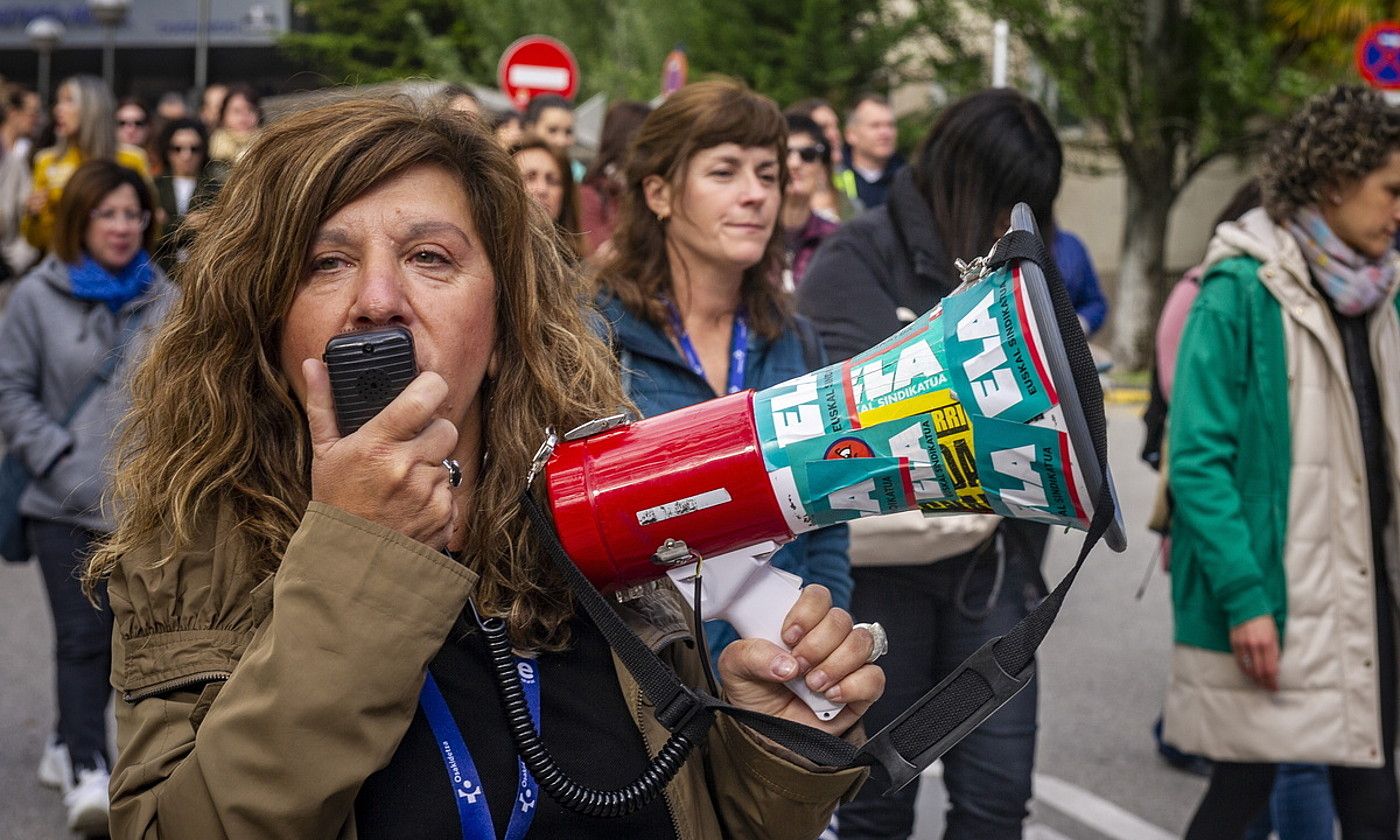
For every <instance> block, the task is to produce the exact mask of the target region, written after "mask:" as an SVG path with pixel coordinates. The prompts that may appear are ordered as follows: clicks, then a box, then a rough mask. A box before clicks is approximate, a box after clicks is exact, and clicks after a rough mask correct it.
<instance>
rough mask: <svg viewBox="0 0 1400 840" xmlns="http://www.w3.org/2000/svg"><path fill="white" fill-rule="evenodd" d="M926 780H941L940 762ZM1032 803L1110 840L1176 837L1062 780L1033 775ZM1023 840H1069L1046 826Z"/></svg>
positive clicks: (930, 769) (1029, 829)
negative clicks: (1034, 802)
mask: <svg viewBox="0 0 1400 840" xmlns="http://www.w3.org/2000/svg"><path fill="white" fill-rule="evenodd" d="M922 775H924V776H925V777H927V778H930V779H942V778H943V762H942V761H935V762H934V763H933V764H931V765H929V766H928V767H926V768H924V772H923V774H922ZM1032 783H1033V785H1034V791H1035V799H1036V801H1037V802H1041V803H1043V804H1045V805H1049V806H1050V807H1051V808H1054V809H1055V810H1056V811H1059V812H1060V813H1062V814H1064V815H1065V816H1067V817H1069V818H1071V819H1073V820H1076V821H1078V822H1081V823H1083V824H1084V825H1086V826H1088V827H1089V828H1092V829H1093V830H1095V831H1097V832H1098V833H1100V834H1103V835H1105V836H1107V837H1111V838H1113V840H1176V835H1175V834H1172V833H1171V832H1170V831H1167V830H1165V829H1162V828H1158V827H1157V826H1155V825H1153V824H1152V823H1150V822H1148V821H1147V820H1144V819H1143V818H1141V817H1139V816H1137V815H1136V814H1133V813H1130V812H1128V811H1125V810H1123V809H1122V808H1120V807H1118V806H1117V805H1114V804H1113V803H1112V802H1109V801H1108V800H1107V799H1104V798H1103V797H1101V796H1096V795H1095V794H1092V793H1090V792H1089V791H1087V790H1085V789H1084V788H1081V787H1079V786H1078V785H1072V784H1070V783H1069V782H1066V781H1065V780H1064V779H1057V778H1055V777H1054V776H1047V775H1045V774H1044V773H1036V774H1035V776H1034V777H1033V778H1032ZM1026 840H1069V838H1066V837H1065V836H1064V835H1062V834H1060V833H1059V832H1057V831H1055V830H1054V829H1052V828H1049V827H1048V826H1043V825H1028V826H1026Z"/></svg>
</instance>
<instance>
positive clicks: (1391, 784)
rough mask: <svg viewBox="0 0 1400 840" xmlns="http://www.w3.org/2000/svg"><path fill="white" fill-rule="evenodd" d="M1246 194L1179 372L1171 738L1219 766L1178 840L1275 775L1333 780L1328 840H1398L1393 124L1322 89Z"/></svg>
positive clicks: (1227, 814)
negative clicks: (1313, 774)
mask: <svg viewBox="0 0 1400 840" xmlns="http://www.w3.org/2000/svg"><path fill="white" fill-rule="evenodd" d="M1260 181H1261V186H1262V189H1263V199H1264V206H1263V208H1262V209H1256V210H1251V211H1250V212H1248V213H1245V214H1244V215H1243V216H1242V217H1240V219H1239V220H1238V221H1236V222H1232V223H1227V224H1223V225H1221V226H1220V227H1218V228H1217V229H1216V233H1215V238H1214V239H1213V240H1212V241H1211V244H1210V248H1209V251H1208V252H1207V256H1206V264H1207V266H1208V267H1207V268H1206V272H1205V275H1204V277H1203V278H1202V281H1201V290H1200V293H1199V295H1198V296H1197V298H1196V301H1195V304H1194V305H1193V307H1192V309H1191V315H1190V318H1189V319H1188V320H1187V322H1186V329H1185V332H1184V333H1183V334H1182V339H1181V349H1180V352H1179V354H1178V357H1177V369H1176V382H1175V387H1174V388H1173V394H1172V417H1171V425H1170V428H1169V435H1170V438H1169V443H1168V450H1169V451H1170V452H1171V458H1172V464H1171V474H1170V478H1169V486H1170V488H1171V492H1172V498H1173V499H1174V500H1175V508H1174V510H1173V514H1172V544H1171V553H1172V557H1171V574H1172V593H1173V609H1174V612H1175V622H1174V626H1175V635H1176V639H1175V641H1176V646H1175V649H1174V650H1173V653H1172V676H1171V686H1170V688H1169V689H1168V692H1167V702H1166V709H1165V713H1164V724H1165V731H1164V733H1163V736H1164V738H1165V740H1167V741H1170V742H1171V743H1173V744H1175V745H1176V746H1177V747H1178V748H1180V749H1182V750H1185V751H1186V752H1192V753H1199V754H1201V755H1204V756H1206V757H1207V758H1210V759H1212V760H1213V761H1214V762H1215V769H1214V771H1213V773H1212V775H1211V783H1210V788H1209V789H1208V790H1207V791H1206V795H1205V798H1204V799H1203V800H1202V801H1201V804H1200V806H1199V808H1198V809H1197V811H1196V815H1195V817H1194V818H1193V819H1192V821H1191V825H1190V827H1189V828H1188V830H1187V832H1186V838H1187V840H1213V838H1239V837H1240V836H1241V835H1242V833H1243V832H1244V830H1245V826H1246V825H1247V824H1248V823H1249V822H1250V820H1251V819H1252V818H1253V817H1254V815H1255V814H1257V813H1259V812H1261V811H1262V810H1263V808H1264V807H1265V805H1266V803H1267V801H1268V798H1269V792H1270V789H1271V788H1272V786H1273V782H1274V775H1275V772H1276V770H1277V768H1278V766H1279V764H1281V763H1309V764H1326V765H1328V767H1329V776H1330V779H1331V783H1332V797H1333V800H1334V802H1335V804H1336V809H1337V818H1338V821H1339V822H1340V823H1341V827H1342V837H1344V838H1348V839H1350V838H1357V837H1395V836H1396V833H1395V832H1396V822H1397V820H1400V796H1397V792H1396V785H1395V740H1396V705H1397V701H1396V657H1397V652H1396V651H1397V645H1396V634H1395V628H1394V625H1393V619H1394V616H1395V602H1394V599H1393V593H1394V592H1395V589H1396V585H1397V581H1396V580H1393V579H1392V575H1393V574H1394V571H1393V567H1392V564H1391V563H1390V562H1388V561H1389V560H1390V558H1392V557H1393V556H1394V551H1393V549H1391V550H1389V551H1387V548H1386V547H1387V545H1391V544H1392V543H1390V540H1391V539H1392V538H1393V530H1394V528H1395V527H1396V525H1397V524H1400V510H1397V508H1396V502H1397V501H1400V495H1398V494H1397V493H1396V492H1395V489H1394V488H1395V469H1396V466H1395V464H1396V461H1395V454H1396V450H1397V446H1396V444H1395V441H1396V440H1397V435H1400V401H1397V400H1396V399H1395V395H1394V386H1393V385H1392V383H1394V382H1395V378H1396V376H1397V374H1398V373H1400V315H1398V314H1397V305H1396V297H1395V294H1396V277H1397V275H1398V273H1400V258H1397V256H1396V253H1395V248H1394V245H1395V235H1396V232H1397V231H1398V230H1400V112H1397V111H1396V110H1394V109H1392V108H1390V107H1389V106H1387V105H1386V104H1385V102H1384V101H1383V100H1382V99H1381V97H1380V95H1379V94H1377V93H1376V92H1374V91H1368V90H1364V89H1362V88H1358V87H1339V88H1335V89H1333V90H1331V91H1329V92H1327V93H1325V94H1322V95H1321V96H1318V97H1316V98H1314V99H1312V100H1311V101H1309V102H1308V103H1307V104H1306V105H1304V106H1303V108H1302V109H1301V110H1300V111H1299V112H1298V113H1297V114H1296V115H1295V116H1294V117H1293V118H1292V119H1291V120H1289V121H1288V123H1287V124H1286V125H1284V126H1283V127H1282V128H1281V129H1280V130H1279V131H1278V133H1277V134H1276V135H1275V136H1274V138H1273V141H1272V143H1271V144H1270V146H1269V152H1268V155H1267V156H1266V158H1265V160H1264V162H1263V166H1262V171H1261V175H1260Z"/></svg>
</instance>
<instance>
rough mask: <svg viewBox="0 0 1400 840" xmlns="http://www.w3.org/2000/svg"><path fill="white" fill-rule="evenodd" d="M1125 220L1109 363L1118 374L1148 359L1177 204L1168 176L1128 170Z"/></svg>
mask: <svg viewBox="0 0 1400 840" xmlns="http://www.w3.org/2000/svg"><path fill="white" fill-rule="evenodd" d="M1125 174H1126V175H1127V181H1126V188H1125V190H1124V192H1125V195H1126V202H1125V203H1126V208H1127V216H1126V218H1125V219H1124V220H1123V261H1122V263H1121V265H1120V268H1119V273H1118V295H1117V297H1116V298H1115V300H1114V313H1113V323H1114V328H1113V360H1114V366H1115V367H1116V368H1117V369H1119V370H1141V369H1143V368H1144V367H1146V366H1147V362H1148V361H1149V359H1150V358H1151V347H1152V336H1153V332H1154V330H1155V328H1156V326H1157V318H1156V314H1157V312H1156V308H1157V305H1158V304H1159V302H1160V300H1161V290H1162V289H1163V288H1164V287H1165V277H1164V266H1163V263H1164V261H1165V254H1166V248H1167V217H1168V215H1169V214H1170V213H1171V209H1172V204H1173V203H1174V202H1175V201H1176V197H1177V191H1176V190H1175V189H1174V188H1173V187H1172V172H1171V167H1170V165H1168V164H1166V163H1165V161H1164V162H1163V164H1162V165H1158V166H1151V165H1149V166H1142V167H1132V166H1129V167H1127V168H1126V171H1125Z"/></svg>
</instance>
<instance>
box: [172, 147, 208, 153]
mask: <svg viewBox="0 0 1400 840" xmlns="http://www.w3.org/2000/svg"><path fill="white" fill-rule="evenodd" d="M202 151H204V147H203V146H171V147H170V153H171V154H172V155H178V154H180V153H181V152H189V153H190V154H192V155H197V154H199V153H200V152H202Z"/></svg>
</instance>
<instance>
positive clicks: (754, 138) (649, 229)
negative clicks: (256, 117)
mask: <svg viewBox="0 0 1400 840" xmlns="http://www.w3.org/2000/svg"><path fill="white" fill-rule="evenodd" d="M722 143H737V144H739V145H740V146H744V147H746V148H747V147H755V146H763V147H767V148H771V149H773V150H774V151H776V152H777V155H778V194H779V195H782V194H783V190H784V189H785V188H786V187H787V182H788V169H787V123H786V122H784V120H783V115H782V112H780V111H779V110H778V106H777V105H776V104H774V102H773V100H771V99H769V98H768V97H766V96H763V95H762V94H759V93H755V92H753V91H752V90H749V88H748V87H746V86H745V85H744V84H743V83H742V82H737V81H734V80H731V79H714V80H711V81H704V82H697V83H695V84H690V85H686V86H685V87H683V88H681V89H680V90H678V91H676V92H675V93H674V94H672V95H671V96H670V98H668V99H667V100H666V101H665V102H664V103H662V104H661V106H660V107H659V108H657V109H656V110H655V111H652V112H651V115H650V116H648V117H647V118H646V121H645V122H643V123H642V127H641V128H640V129H639V130H638V131H637V136H636V138H635V139H634V140H633V141H632V147H631V149H630V150H629V153H628V156H627V165H626V171H625V172H624V175H625V179H626V187H625V192H624V193H623V195H622V208H621V210H620V212H619V214H618V224H617V230H616V231H614V232H613V238H612V243H613V247H614V248H615V249H616V252H615V254H614V256H613V258H612V259H611V260H610V261H609V262H608V263H606V264H605V265H604V266H603V267H602V268H601V269H600V270H599V273H598V284H599V286H600V287H601V288H602V289H603V290H604V291H606V292H609V293H611V294H612V295H614V296H615V297H616V298H617V299H618V300H619V301H621V302H622V305H623V306H624V307H626V308H627V310H628V311H630V312H631V313H632V314H634V315H636V316H637V317H639V318H641V319H643V320H645V321H646V322H647V323H649V324H652V325H653V326H657V327H662V326H664V325H665V324H666V304H665V303H664V302H663V296H664V295H668V294H670V293H671V265H670V262H669V260H668V259H667V255H666V225H665V223H663V222H662V221H661V220H660V219H658V218H657V217H656V216H654V215H652V213H651V210H650V209H648V207H647V200H646V189H645V187H644V182H645V181H646V180H647V178H649V177H650V176H652V175H659V176H661V177H662V178H664V179H666V181H668V182H669V183H670V184H671V185H672V186H673V187H674V188H675V189H676V192H677V194H679V193H681V192H683V190H684V187H685V169H686V166H687V165H688V164H689V163H690V159H691V158H692V157H694V156H695V154H696V153H697V152H702V151H704V150H705V149H709V148H713V147H715V146H718V145H720V144H722ZM782 262H783V232H782V227H781V226H780V225H776V224H775V225H773V234H772V236H771V237H770V238H769V240H768V248H767V250H766V251H765V253H764V255H763V258H762V259H760V260H759V261H758V262H757V263H756V264H755V265H753V266H751V267H749V268H748V270H746V271H745V272H744V279H743V285H742V286H741V292H742V294H743V301H744V306H745V308H746V309H747V310H748V313H749V318H750V321H751V323H750V326H751V327H752V328H753V329H754V331H755V332H757V333H758V334H759V335H762V336H763V337H764V338H767V339H769V340H771V339H773V338H775V337H777V336H778V334H779V333H781V332H782V330H783V327H784V325H785V324H786V323H787V319H788V318H789V310H790V308H791V305H790V304H789V302H788V300H787V298H786V296H785V295H784V294H783V293H782V292H781V290H780V289H779V287H778V285H777V284H776V283H774V282H773V278H774V277H777V276H778V272H779V271H781V269H782Z"/></svg>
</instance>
